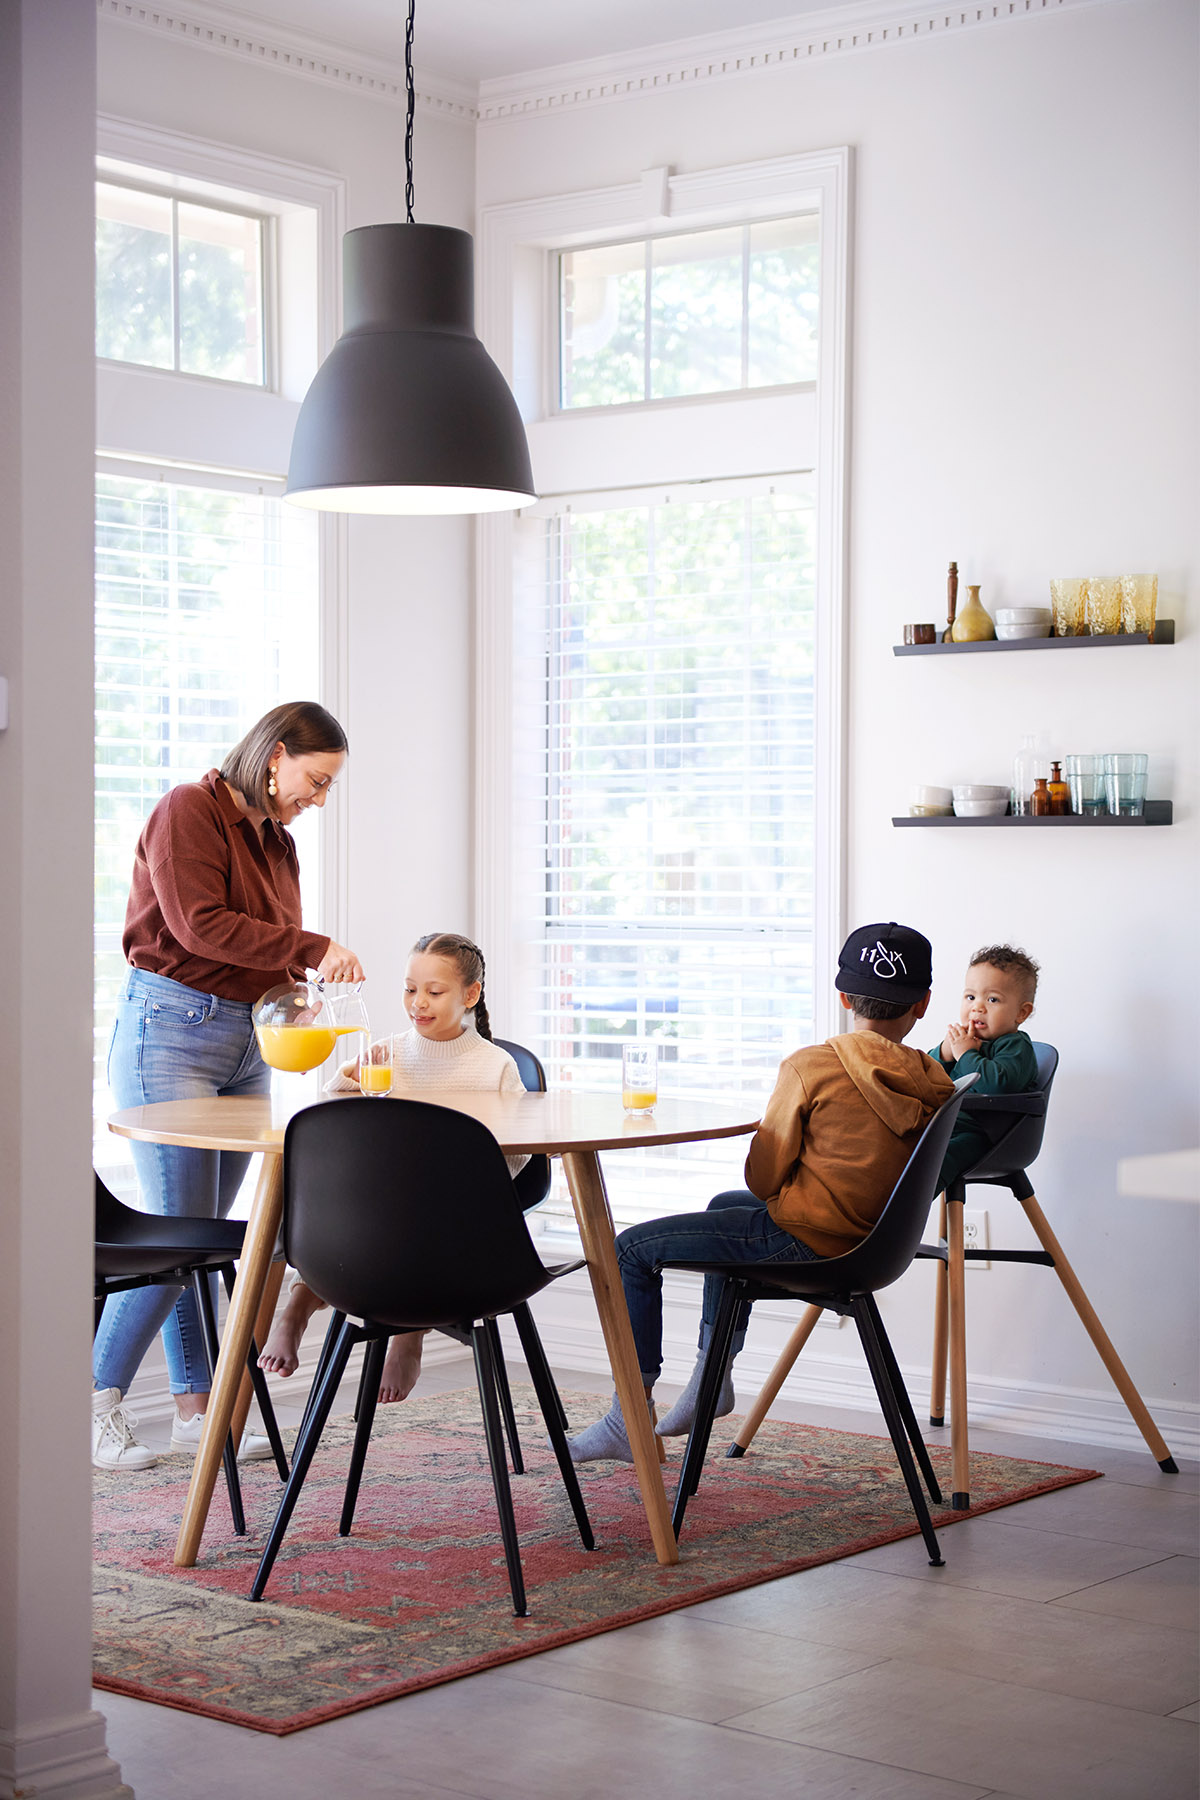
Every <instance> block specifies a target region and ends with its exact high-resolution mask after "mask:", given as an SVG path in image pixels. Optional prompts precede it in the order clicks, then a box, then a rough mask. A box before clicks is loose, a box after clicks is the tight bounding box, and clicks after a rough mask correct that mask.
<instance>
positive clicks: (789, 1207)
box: [570, 920, 954, 1462]
mask: <svg viewBox="0 0 1200 1800" xmlns="http://www.w3.org/2000/svg"><path fill="white" fill-rule="evenodd" d="M932 954H933V953H932V950H931V948H930V945H929V941H928V939H926V938H923V937H922V936H921V934H920V932H919V931H913V930H911V929H910V928H909V927H908V926H907V925H897V924H896V922H895V920H892V921H891V922H890V923H888V924H883V925H867V926H865V927H863V929H862V930H860V931H855V932H852V933H851V935H850V936H849V937H848V938H847V940H846V942H845V944H844V945H843V947H842V952H841V955H840V957H839V958H838V974H837V980H836V982H835V986H836V987H837V989H838V992H839V993H840V994H841V999H842V1005H843V1007H844V1008H845V1009H846V1011H847V1012H849V1013H851V1014H852V1016H853V1027H852V1029H851V1030H850V1031H849V1032H846V1033H843V1034H842V1035H841V1036H839V1037H833V1038H830V1039H829V1040H828V1041H827V1042H826V1043H824V1044H812V1045H809V1046H808V1047H807V1048H806V1049H803V1050H797V1051H796V1052H795V1053H794V1055H792V1056H789V1057H788V1058H787V1059H786V1061H785V1062H784V1063H783V1064H782V1066H781V1067H780V1070H779V1076H778V1079H777V1081H776V1083H775V1092H774V1093H773V1094H772V1096H771V1098H770V1100H769V1101H768V1103H767V1107H766V1110H765V1112H764V1113H763V1117H762V1123H761V1124H760V1125H759V1128H758V1130H757V1132H756V1133H755V1135H754V1138H753V1140H752V1142H751V1145H750V1154H749V1155H748V1156H747V1158H746V1184H747V1186H746V1190H742V1189H739V1190H736V1191H734V1192H731V1193H725V1194H718V1195H717V1197H716V1199H715V1200H713V1201H712V1202H711V1203H710V1205H709V1208H708V1211H707V1212H702V1213H683V1214H679V1215H676V1216H674V1217H671V1218H666V1219H648V1220H647V1221H646V1222H645V1223H644V1224H642V1225H633V1226H631V1227H630V1228H629V1230H628V1231H623V1232H622V1233H621V1234H620V1236H619V1237H618V1239H617V1257H618V1260H619V1263H620V1268H621V1282H622V1286H623V1287H624V1290H625V1303H626V1305H627V1306H628V1308H629V1319H630V1323H631V1325H632V1326H633V1338H634V1344H635V1345H636V1347H637V1352H638V1367H639V1368H640V1369H641V1371H642V1381H643V1383H644V1385H645V1389H646V1397H647V1400H649V1397H650V1393H651V1390H652V1388H653V1386H654V1383H655V1381H656V1380H657V1379H658V1376H659V1374H660V1373H661V1370H662V1267H661V1265H662V1262H663V1261H664V1260H665V1259H671V1260H683V1261H694V1262H730V1263H739V1262H752V1263H762V1264H766V1265H770V1264H771V1263H775V1262H811V1261H813V1260H814V1259H815V1258H817V1257H825V1256H839V1255H841V1254H842V1252H843V1251H846V1250H850V1249H852V1248H853V1247H854V1245H855V1244H857V1243H859V1242H860V1241H861V1239H863V1238H864V1237H866V1235H867V1233H868V1232H869V1231H870V1229H871V1227H872V1225H873V1224H874V1223H875V1220H876V1219H877V1218H878V1216H879V1214H880V1212H881V1211H882V1208H883V1204H884V1202H885V1201H886V1199H887V1197H888V1195H889V1194H890V1193H891V1190H892V1188H893V1187H894V1185H895V1183H896V1180H897V1178H898V1177H899V1175H900V1172H901V1170H902V1169H903V1168H904V1165H905V1163H906V1162H907V1161H908V1158H909V1155H910V1153H911V1151H912V1148H913V1145H914V1144H915V1143H916V1140H917V1138H918V1137H919V1135H920V1133H921V1131H922V1130H923V1129H924V1127H925V1125H926V1123H927V1122H928V1120H929V1119H930V1117H931V1116H932V1114H933V1113H935V1112H936V1111H937V1109H938V1107H939V1106H941V1104H942V1102H943V1101H944V1100H946V1099H947V1098H948V1097H949V1096H950V1094H951V1093H953V1091H954V1084H953V1082H952V1081H951V1080H950V1077H949V1076H948V1075H947V1074H946V1073H945V1071H944V1070H943V1069H941V1068H940V1067H939V1066H938V1064H937V1063H936V1062H934V1061H932V1060H931V1059H930V1058H929V1057H928V1056H926V1055H924V1053H923V1052H922V1051H920V1050H912V1049H909V1048H908V1047H907V1046H906V1045H905V1043H904V1039H905V1038H906V1037H907V1036H908V1034H909V1032H910V1031H911V1030H912V1028H913V1026H914V1025H915V1024H916V1022H917V1020H918V1019H920V1018H923V1017H924V1014H925V1009H926V1007H927V1006H928V1005H929V990H930V987H931V985H932V981H933V961H932ZM747 1190H748V1191H747ZM719 1292H720V1280H719V1277H716V1276H706V1277H705V1281H704V1309H703V1314H702V1318H701V1326H700V1354H699V1356H698V1357H697V1360H696V1366H695V1368H694V1369H693V1371H692V1374H691V1377H690V1379H689V1380H688V1384H687V1386H686V1387H685V1388H684V1391H683V1393H682V1394H681V1395H680V1396H679V1399H678V1400H677V1401H676V1402H675V1404H674V1406H673V1407H672V1408H671V1410H670V1412H668V1413H667V1415H666V1417H665V1418H663V1419H661V1420H660V1421H659V1424H658V1427H657V1429H658V1432H659V1435H660V1436H662V1437H678V1436H682V1435H683V1434H684V1433H686V1432H687V1431H689V1430H690V1429H691V1424H692V1417H693V1415H694V1413H695V1408H696V1401H697V1399H698V1397H699V1392H700V1375H701V1370H702V1368H703V1365H704V1352H705V1350H706V1349H707V1347H708V1342H709V1338H710V1336H711V1334H712V1328H713V1325H714V1324H715V1322H716V1316H717V1303H718V1296H719ZM749 1314H750V1308H749V1306H746V1307H744V1309H743V1314H742V1316H740V1317H739V1319H738V1324H737V1335H736V1336H735V1338H734V1355H736V1354H737V1352H738V1351H739V1350H740V1349H741V1347H742V1344H743V1343H744V1342H745V1336H746V1321H747V1319H748V1318H749ZM733 1404H734V1400H733V1383H732V1380H731V1379H729V1378H727V1379H726V1382H725V1386H724V1388H723V1389H722V1392H721V1396H720V1399H719V1401H718V1403H717V1413H718V1416H720V1415H722V1414H724V1413H728V1412H732V1411H733ZM570 1445H571V1456H572V1459H573V1460H574V1461H575V1462H589V1461H591V1460H593V1459H594V1458H598V1457H612V1458H614V1459H615V1460H616V1461H618V1462H632V1460H633V1453H632V1451H631V1450H630V1448H629V1439H628V1437H627V1436H626V1433H625V1421H624V1419H623V1417H622V1415H621V1407H620V1403H619V1401H618V1400H617V1397H616V1395H615V1394H614V1396H613V1403H612V1406H611V1408H610V1409H609V1412H608V1413H607V1414H606V1416H605V1417H604V1418H603V1419H600V1420H599V1421H598V1422H597V1423H596V1424H595V1425H589V1426H588V1427H587V1429H586V1430H585V1431H581V1432H579V1433H578V1435H577V1436H576V1437H574V1438H572V1439H571V1440H570Z"/></svg>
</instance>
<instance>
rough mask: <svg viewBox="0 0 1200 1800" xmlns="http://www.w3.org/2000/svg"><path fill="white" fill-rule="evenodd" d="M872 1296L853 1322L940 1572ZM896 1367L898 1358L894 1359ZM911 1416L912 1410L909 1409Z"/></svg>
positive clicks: (934, 1538)
mask: <svg viewBox="0 0 1200 1800" xmlns="http://www.w3.org/2000/svg"><path fill="white" fill-rule="evenodd" d="M869 1300H870V1296H869V1295H864V1296H861V1297H860V1298H859V1299H857V1300H855V1301H853V1302H852V1304H853V1306H854V1322H855V1324H856V1325H857V1326H858V1335H859V1337H860V1338H861V1339H862V1347H863V1352H864V1354H865V1356H866V1359H867V1366H868V1368H869V1369H870V1371H871V1379H872V1380H873V1381H874V1383H875V1392H876V1393H877V1394H878V1396H879V1404H880V1406H881V1407H882V1408H883V1416H884V1418H885V1419H886V1420H887V1428H888V1432H889V1433H890V1435H891V1439H892V1447H893V1449H894V1450H895V1452H896V1461H897V1462H898V1463H899V1464H900V1473H901V1474H902V1475H903V1477H904V1485H905V1487H906V1488H907V1489H908V1497H909V1499H910V1500H911V1501H912V1509H913V1511H914V1513H915V1514H916V1515H917V1524H918V1525H919V1526H920V1527H921V1536H922V1537H923V1538H924V1539H925V1548H926V1550H927V1551H928V1552H929V1563H930V1567H931V1568H935V1569H937V1568H940V1567H941V1565H942V1564H943V1562H944V1561H945V1558H944V1557H943V1555H942V1552H941V1550H940V1548H939V1547H938V1541H937V1533H936V1532H935V1531H934V1529H933V1521H932V1519H931V1518H930V1517H929V1508H928V1507H927V1506H926V1504H925V1496H924V1494H923V1493H922V1492H921V1483H920V1482H919V1481H918V1479H917V1470H916V1465H915V1463H914V1462H913V1457H912V1451H911V1449H910V1448H909V1443H908V1437H907V1434H906V1432H905V1429H904V1420H903V1418H902V1416H901V1411H900V1404H899V1398H898V1396H897V1394H896V1393H895V1391H894V1390H893V1388H892V1384H891V1376H890V1372H889V1369H888V1359H887V1358H885V1357H884V1354H883V1349H882V1346H881V1344H880V1341H879V1336H878V1333H877V1331H876V1325H875V1320H876V1319H877V1318H878V1316H879V1315H878V1312H877V1311H876V1312H875V1316H874V1317H872V1307H871V1306H870V1305H867V1304H864V1301H869ZM891 1362H892V1365H893V1367H894V1366H895V1358H894V1357H892V1358H891ZM908 1410H909V1412H910V1413H911V1412H912V1407H911V1406H909V1408H908Z"/></svg>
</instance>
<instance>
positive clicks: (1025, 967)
mask: <svg viewBox="0 0 1200 1800" xmlns="http://www.w3.org/2000/svg"><path fill="white" fill-rule="evenodd" d="M979 963H989V964H990V965H991V967H992V968H993V969H999V970H1000V973H1001V974H1002V975H1009V974H1013V975H1016V976H1017V978H1018V980H1019V982H1020V985H1021V998H1022V999H1023V1000H1032V999H1033V998H1034V996H1035V994H1036V993H1037V984H1038V974H1039V968H1038V964H1037V963H1035V962H1034V960H1033V958H1032V956H1030V955H1029V954H1028V953H1027V952H1026V951H1024V950H1021V949H1018V948H1017V946H1016V945H1014V944H985V945H984V947H983V949H982V950H977V951H976V952H975V954H974V956H973V957H972V958H971V961H970V963H969V965H968V966H969V967H970V968H972V969H973V968H975V967H976V966H977V965H978V964H979Z"/></svg>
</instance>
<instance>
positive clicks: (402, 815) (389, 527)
mask: <svg viewBox="0 0 1200 1800" xmlns="http://www.w3.org/2000/svg"><path fill="white" fill-rule="evenodd" d="M99 108H100V111H101V112H102V113H106V114H112V115H116V116H117V117H120V118H124V119H130V120H135V121H137V122H139V123H141V124H146V125H153V126H158V127H160V128H163V129H166V130H171V131H176V132H181V133H184V134H188V135H192V136H195V137H198V138H203V139H207V140H212V141H216V142H218V143H221V144H228V145H233V146H236V147H238V148H241V149H247V150H251V151H254V152H257V153H260V154H262V155H266V156H273V157H279V158H282V159H284V160H287V161H291V162H294V163H298V164H301V165H303V166H305V167H310V168H319V169H322V170H325V171H329V172H332V173H333V174H336V175H339V176H341V177H342V178H343V179H344V181H345V183H346V226H347V228H348V229H349V228H352V227H354V226H356V225H370V224H379V223H382V222H384V221H387V220H393V219H400V218H403V205H404V109H403V105H402V104H398V103H395V102H391V101H388V100H384V99H378V98H375V97H365V96H363V95H362V94H360V93H355V92H352V91H342V90H340V89H338V88H335V87H332V86H329V85H326V84H323V83H321V82H317V81H310V80H307V79H304V78H303V77H300V76H297V75H295V74H292V73H290V72H286V71H280V70H277V69H273V68H270V67H268V66H265V65H260V64H258V63H254V62H250V61H248V60H239V59H238V58H237V57H233V56H229V55H225V54H221V53H218V52H214V51H208V50H205V49H203V48H201V47H199V46H195V45H192V44H189V43H186V42H184V41H181V40H179V39H177V38H172V37H170V36H168V35H166V34H165V33H155V32H152V31H144V30H141V29H139V28H136V27H131V26H127V25H122V24H120V23H118V22H116V21H114V20H111V19H107V18H102V19H101V22H100V33H99ZM473 157H474V138H473V132H472V129H471V125H470V122H469V120H467V119H459V118H457V117H455V116H452V114H451V113H450V112H449V111H447V113H446V114H445V116H443V115H441V114H434V113H432V112H429V111H426V110H425V109H424V108H422V107H419V108H418V112H417V118H416V123H415V131H414V174H415V183H416V202H417V204H416V211H417V217H418V218H419V219H421V220H423V221H426V222H429V223H434V224H442V225H457V226H461V227H465V228H469V227H470V225H471V222H472V211H473V184H474V170H473ZM339 286H340V269H339ZM334 530H335V535H340V536H341V538H342V540H343V542H344V550H343V551H342V552H341V553H340V554H338V553H337V552H335V554H334V556H333V559H332V560H333V562H334V564H335V565H337V564H338V563H340V565H341V568H342V581H343V606H344V613H343V616H342V618H341V620H340V621H339V622H338V624H337V627H336V628H335V630H334V631H333V633H332V634H331V637H332V641H333V643H334V644H335V646H336V645H339V644H340V646H341V654H342V657H343V659H344V668H342V669H341V670H340V671H339V670H336V669H330V670H329V679H328V680H327V684H326V694H325V698H326V700H327V702H328V703H329V704H330V705H331V706H333V708H334V710H335V711H337V712H338V713H339V715H340V716H341V718H342V722H343V724H344V725H345V728H346V731H347V733H348V735H349V738H350V762H349V765H348V769H347V774H346V777H345V779H344V782H343V783H342V784H341V788H342V791H341V792H340V793H339V795H337V796H335V802H334V804H338V805H341V806H342V807H343V808H344V809H345V811H344V813H343V817H342V824H343V832H342V843H343V844H344V871H343V872H341V879H340V881H339V882H338V883H337V884H336V885H338V886H340V888H341V891H342V893H343V894H344V896H345V900H344V907H343V912H344V916H343V917H342V918H341V919H336V918H333V917H330V918H328V919H326V920H325V921H324V923H325V924H326V926H327V928H329V929H331V930H333V931H334V932H335V935H340V936H341V938H342V941H343V942H347V943H349V944H350V945H351V946H352V948H353V949H355V950H356V951H357V952H358V954H359V956H360V957H361V958H362V961H363V964H364V966H365V967H366V969H367V973H368V980H369V987H368V990H367V992H368V996H369V998H370V1000H371V1005H372V1012H373V1015H374V1016H375V1017H376V1018H377V1019H378V1020H379V1021H380V1023H381V1026H382V1025H383V1024H385V1023H386V1022H387V1021H388V1020H390V1019H396V1020H399V1019H400V1018H401V1017H402V1009H401V1003H400V993H401V986H402V980H403V969H404V955H403V953H404V951H405V950H406V949H407V947H408V945H409V944H410V943H411V942H412V940H413V939H414V938H415V937H416V936H417V935H418V934H419V933H421V932H423V931H430V930H454V929H460V930H467V929H469V926H470V891H469V845H470V815H469V807H470V771H469V756H470V651H469V644H470V628H469V627H470V567H471V564H470V556H471V528H470V523H469V521H464V520H460V519H412V520H408V519H354V520H350V521H348V522H347V523H346V524H345V525H344V526H342V527H341V528H340V532H339V528H336V527H335V528H334ZM330 811H331V812H332V804H331V808H330Z"/></svg>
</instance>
